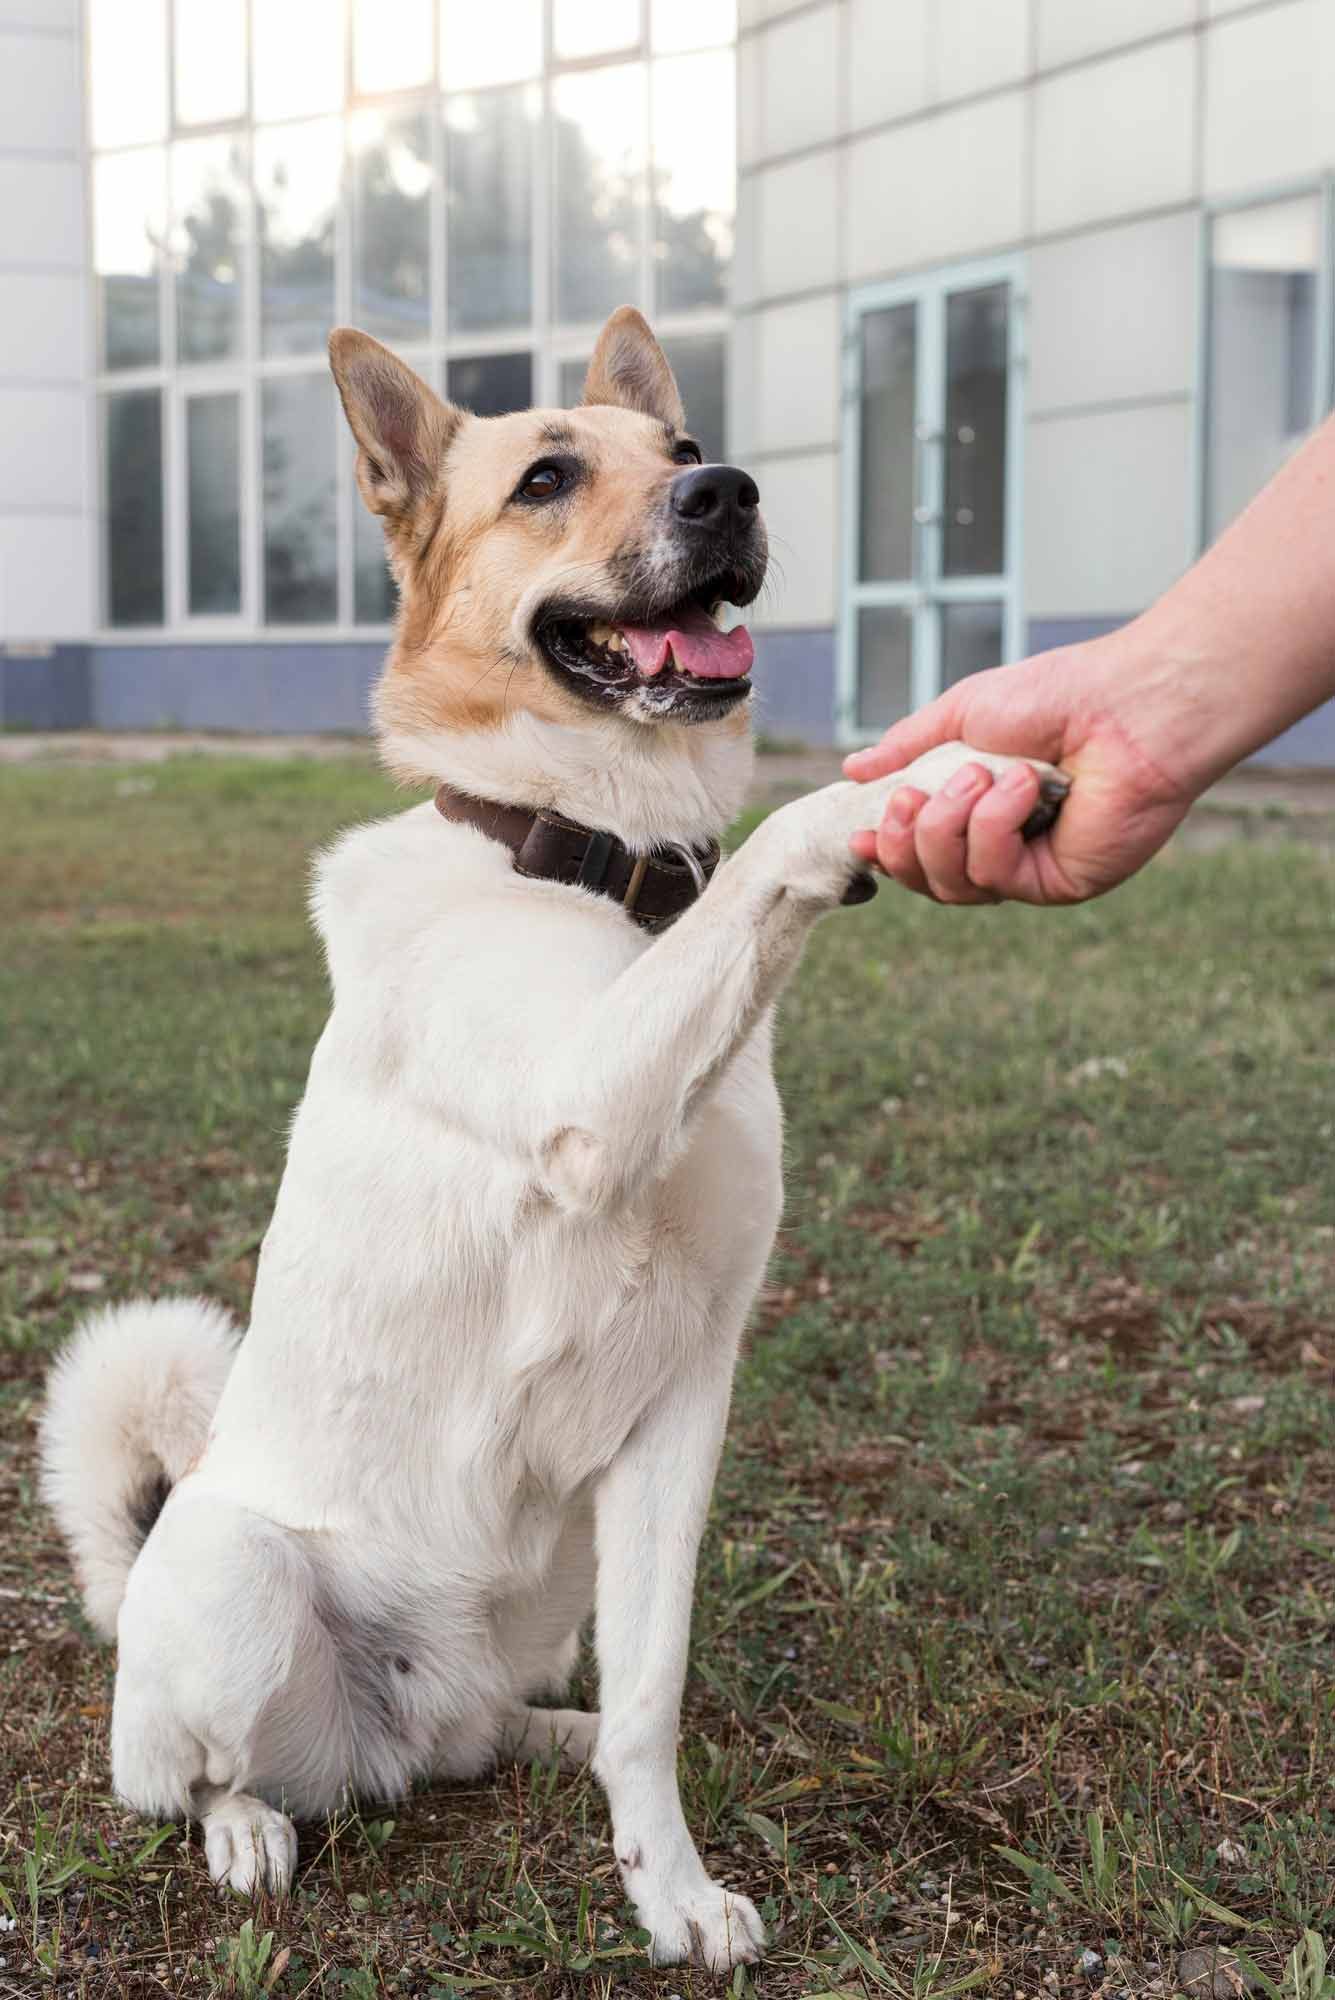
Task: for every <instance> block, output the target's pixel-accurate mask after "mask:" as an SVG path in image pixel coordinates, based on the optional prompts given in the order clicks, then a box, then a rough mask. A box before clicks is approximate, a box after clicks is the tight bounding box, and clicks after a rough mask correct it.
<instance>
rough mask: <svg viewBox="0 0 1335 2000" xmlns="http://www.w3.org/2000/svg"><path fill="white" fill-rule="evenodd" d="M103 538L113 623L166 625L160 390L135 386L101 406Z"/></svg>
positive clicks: (109, 613) (107, 595)
mask: <svg viewBox="0 0 1335 2000" xmlns="http://www.w3.org/2000/svg"><path fill="white" fill-rule="evenodd" d="M101 430H102V463H103V467H104V484H103V495H104V505H103V513H102V519H103V523H104V528H103V538H102V554H103V579H104V594H105V598H106V617H107V623H108V624H109V625H160V624H161V623H162V609H163V559H162V392H161V390H159V389H129V390H127V391H126V392H125V394H124V395H118V396H107V397H104V398H103V403H102V425H101Z"/></svg>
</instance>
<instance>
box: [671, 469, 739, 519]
mask: <svg viewBox="0 0 1335 2000" xmlns="http://www.w3.org/2000/svg"><path fill="white" fill-rule="evenodd" d="M670 490H671V495H672V511H673V513H674V514H676V515H677V516H678V517H679V518H680V519H681V520H683V521H690V522H691V523H692V524H693V525H694V526H695V527H698V528H711V529H713V530H714V531H715V533H718V532H720V531H721V532H722V533H724V534H730V533H733V532H735V530H737V529H738V528H749V527H750V525H751V522H752V520H753V519H754V517H755V511H756V508H757V507H758V506H759V505H760V488H759V487H758V486H757V485H756V482H755V480H754V479H752V477H751V475H750V473H749V472H742V471H741V470H740V469H739V468H738V467H737V466H735V465H693V466H692V467H691V468H690V470H689V471H688V472H679V473H678V474H677V476H676V478H675V479H674V480H673V482H672V486H671V489H670Z"/></svg>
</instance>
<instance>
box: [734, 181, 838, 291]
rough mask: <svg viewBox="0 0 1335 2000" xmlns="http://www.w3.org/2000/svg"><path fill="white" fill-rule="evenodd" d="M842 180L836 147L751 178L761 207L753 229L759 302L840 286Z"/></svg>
mask: <svg viewBox="0 0 1335 2000" xmlns="http://www.w3.org/2000/svg"><path fill="white" fill-rule="evenodd" d="M841 180H842V162H841V159H840V154H839V151H838V149H836V148H835V147H828V148H826V149H825V150H824V151H823V152H819V153H808V154H806V155H805V156H804V157H803V158H802V159H799V160H789V161H787V162H785V163H783V164H782V165H780V166H777V167H766V168H764V169H763V170H762V171H761V172H760V173H757V174H754V175H749V176H748V181H749V185H750V189H751V190H752V191H753V197H754V200H755V202H756V204H757V206H756V211H755V214H754V217H753V219H752V226H753V228H754V230H755V244H754V252H755V280H754V282H755V285H756V288H757V292H758V295H759V296H760V297H762V298H771V299H772V298H781V297H782V296H783V295H784V293H785V292H804V291H809V290H812V289H813V288H816V287H819V286H822V285H824V286H829V285H833V284H835V283H836V282H837V280H838V277H839V236H840V226H841V216H840V207H841V199H840V183H841Z"/></svg>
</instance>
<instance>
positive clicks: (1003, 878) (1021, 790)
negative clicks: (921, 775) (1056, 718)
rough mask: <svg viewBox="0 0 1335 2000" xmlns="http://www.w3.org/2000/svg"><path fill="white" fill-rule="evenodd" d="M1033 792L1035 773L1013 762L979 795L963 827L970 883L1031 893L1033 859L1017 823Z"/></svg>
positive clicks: (1031, 804)
mask: <svg viewBox="0 0 1335 2000" xmlns="http://www.w3.org/2000/svg"><path fill="white" fill-rule="evenodd" d="M1038 793H1039V786H1038V773H1037V772H1036V771H1035V770H1034V769H1033V768H1032V767H1031V766H1030V765H1028V764H1013V765H1012V766H1011V768H1010V770H1009V771H1004V772H1003V773H1002V775H1001V777H1000V778H998V779H997V781H996V783H995V784H994V785H993V786H992V787H991V788H990V790H988V791H985V792H984V793H982V795H981V796H980V797H979V799H978V801H977V803H976V804H975V806H974V808H973V810H972V812H971V813H970V815H969V820H968V825H967V827H966V830H965V862H964V865H965V870H966V873H967V876H968V879H969V881H970V882H971V883H972V884H973V886H974V888H976V889H987V890H990V891H991V892H992V893H993V894H994V895H997V896H1019V897H1023V898H1024V899H1025V900H1026V901H1028V900H1029V899H1030V897H1031V896H1032V895H1033V892H1034V886H1035V885H1034V861H1033V855H1032V854H1031V852H1030V849H1029V847H1028V845H1027V844H1026V841H1025V838H1024V833H1023V831H1022V829H1023V827H1024V824H1025V822H1026V820H1027V819H1028V818H1029V815H1030V813H1031V812H1033V810H1034V808H1035V806H1037V804H1038Z"/></svg>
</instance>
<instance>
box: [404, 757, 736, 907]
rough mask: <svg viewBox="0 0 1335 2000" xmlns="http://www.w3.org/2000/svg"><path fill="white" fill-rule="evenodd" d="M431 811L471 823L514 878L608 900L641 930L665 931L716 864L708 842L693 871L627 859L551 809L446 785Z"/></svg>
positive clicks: (642, 857)
mask: <svg viewBox="0 0 1335 2000" xmlns="http://www.w3.org/2000/svg"><path fill="white" fill-rule="evenodd" d="M436 811H437V812H438V813H439V814H440V815H441V817H442V819H448V820H452V821H454V822H455V823H457V824H459V825H462V826H475V827H476V828H477V830H478V832H479V833H485V834H486V835H487V838H488V839H489V840H499V841H500V842H501V843H502V845H503V846H505V847H508V848H509V850H510V852H511V854H512V855H513V857H514V865H515V869H516V872H517V873H518V874H520V875H530V876H533V877H535V878H536V879H537V880H539V881H543V882H566V883H569V884H571V885H572V886H577V887H579V888H583V889H594V890H596V891H597V893H598V894H599V895H600V896H610V897H611V899H612V901H613V902H614V903H620V905H621V907H622V909H623V910H624V911H625V912H626V914H627V916H629V917H632V918H633V919H634V921H635V922H636V923H637V924H638V925H639V926H640V928H641V929H642V930H646V931H662V930H666V929H667V927H668V925H669V924H670V923H671V922H672V921H673V919H674V918H676V917H679V916H680V915H681V913H682V911H683V910H685V909H689V907H690V905H691V904H692V903H693V902H694V901H695V900H696V898H697V897H698V896H699V895H701V894H702V893H703V891H704V889H705V888H706V886H707V884H708V882H709V878H710V876H711V875H712V874H713V872H714V870H715V869H716V868H717V867H718V862H719V844H718V842H717V841H716V840H711V841H710V843H709V846H708V847H707V848H706V849H705V850H704V852H703V853H697V854H695V856H694V857H693V858H694V860H695V864H696V865H695V868H694V869H693V868H691V867H690V865H689V864H688V863H687V862H686V861H685V860H684V859H683V858H682V856H681V855H680V854H679V853H676V852H672V851H663V850H660V851H659V852H658V853H656V854H632V853H631V850H630V849H629V848H628V847H627V846H626V844H625V842H624V841H622V840H618V839H617V836H616V835H615V834H614V833H603V832H601V831H600V830H599V829H598V828H596V827H591V826H581V825H580V824H579V822H578V821H577V820H573V819H566V818H565V817H564V816H563V815H562V814H561V813H558V812H534V811H532V810H531V809H530V808H529V807H527V806H501V805H497V804H495V803H494V801H493V800H491V799H475V798H471V797H470V796H469V794H468V793H467V792H456V791H455V789H454V787H453V786H452V785H442V786H441V788H440V790H439V791H438V792H437V793H436Z"/></svg>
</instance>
